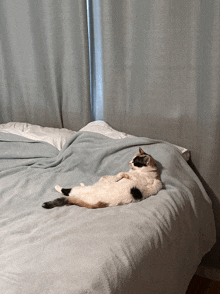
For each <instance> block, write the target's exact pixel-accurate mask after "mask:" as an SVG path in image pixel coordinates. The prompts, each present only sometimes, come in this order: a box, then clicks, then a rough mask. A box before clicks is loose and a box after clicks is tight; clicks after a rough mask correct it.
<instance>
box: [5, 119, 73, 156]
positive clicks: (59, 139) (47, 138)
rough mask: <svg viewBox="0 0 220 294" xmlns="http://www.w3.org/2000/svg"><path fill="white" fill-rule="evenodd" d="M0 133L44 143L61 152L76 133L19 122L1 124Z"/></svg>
mask: <svg viewBox="0 0 220 294" xmlns="http://www.w3.org/2000/svg"><path fill="white" fill-rule="evenodd" d="M0 131H1V132H4V133H11V134H15V135H19V136H23V137H26V138H28V139H32V140H36V141H44V142H47V143H49V144H51V145H53V146H54V147H56V148H57V149H58V150H61V149H62V147H63V145H64V144H65V143H66V141H67V140H69V139H70V138H71V137H72V136H73V135H74V134H75V133H76V132H75V131H71V130H68V129H64V128H62V129H58V128H48V127H41V126H38V125H32V124H28V123H20V122H9V123H7V124H1V125H0Z"/></svg>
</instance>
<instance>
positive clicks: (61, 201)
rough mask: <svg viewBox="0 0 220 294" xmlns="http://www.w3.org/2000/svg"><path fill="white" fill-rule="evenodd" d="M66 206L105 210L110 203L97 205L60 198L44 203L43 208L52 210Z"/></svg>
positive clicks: (72, 198)
mask: <svg viewBox="0 0 220 294" xmlns="http://www.w3.org/2000/svg"><path fill="white" fill-rule="evenodd" d="M64 205H67V206H68V205H78V206H80V207H86V208H90V209H95V208H105V207H108V206H109V205H108V203H105V202H101V201H99V202H97V203H96V204H89V203H87V202H85V201H83V200H80V199H77V198H74V197H68V198H66V197H60V198H57V199H55V200H53V201H48V202H44V203H43V205H42V207H43V208H46V209H51V208H54V207H58V206H64Z"/></svg>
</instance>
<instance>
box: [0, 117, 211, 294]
mask: <svg viewBox="0 0 220 294" xmlns="http://www.w3.org/2000/svg"><path fill="white" fill-rule="evenodd" d="M94 124H96V126H94ZM12 125H13V124H12ZM97 125H99V126H101V127H100V128H99V130H97ZM24 126H25V127H24ZM1 127H2V129H1V131H0V150H1V153H0V193H1V194H0V195H1V198H0V210H1V218H0V224H1V225H0V234H1V245H0V254H1V256H0V293H9V294H12V293H13V294H14V293H16V294H17V293H18V294H19V293H22V294H30V293H33V294H36V293H43V294H44V293H45V294H48V293H49V294H50V293H51V294H52V293H53V294H56V293H57V294H58V293H59V294H60V293H65V294H66V293H67V294H68V293H74V294H78V293H79V294H81V293H82V294H83V293H102V294H103V293H106V294H108V293H117V294H118V293H126V294H129V293H139V294H142V293H148V294H151V293H152V294H155V293H158V294H160V293H161V294H162V293H163V294H164V293H167V294H172V293H173V294H174V293H175V294H176V293H180V294H181V293H185V291H186V289H187V286H188V283H189V281H190V280H191V277H192V276H193V274H194V273H195V271H196V269H197V267H198V265H199V263H200V262H201V259H202V257H203V256H204V254H205V253H207V252H208V251H209V250H210V249H211V247H212V246H213V244H214V243H215V237H216V236H215V224H214V216H213V211H212V203H211V201H210V199H209V197H208V196H207V194H206V192H205V190H204V188H203V186H202V184H201V182H200V181H199V179H198V178H197V176H196V175H195V173H194V172H193V171H192V170H191V168H190V167H189V166H188V164H187V161H186V159H185V158H184V157H183V155H182V152H181V149H179V148H177V147H175V146H173V145H172V144H170V143H168V142H164V141H160V140H152V139H149V138H144V137H141V138H140V137H134V136H131V135H128V134H124V133H120V132H117V131H115V130H113V129H111V128H110V127H109V126H108V125H105V123H103V122H102V123H93V124H90V125H87V126H86V127H85V128H83V129H81V130H80V131H77V132H73V131H69V130H52V129H50V131H49V133H50V135H51V137H50V138H49V137H48V136H47V135H45V129H44V130H43V134H42V133H41V131H40V128H41V127H39V126H38V127H37V129H38V131H34V132H33V133H32V132H30V131H28V132H27V130H28V129H29V127H33V126H31V125H28V124H24V125H23V127H24V128H23V129H22V130H20V133H19V134H16V131H10V130H9V129H10V128H8V129H7V128H6V127H5V125H3V126H1ZM19 127H21V125H20V124H19ZM94 128H95V131H94ZM103 128H104V129H105V128H108V130H105V131H103ZM25 130H26V131H25ZM53 131H54V135H53V134H52V133H53ZM63 131H64V132H65V134H68V135H67V137H68V138H64V137H65V135H64V136H63V135H62V132H63ZM36 132H38V133H37V134H36ZM103 132H104V133H105V134H103ZM30 136H32V138H31V137H30ZM42 136H44V138H42ZM117 136H120V138H118V137H117ZM33 137H34V138H33ZM48 140H49V141H50V142H48ZM54 142H55V143H54ZM139 147H141V148H142V149H143V150H144V151H146V152H147V153H149V154H151V155H152V156H153V157H154V158H155V160H156V162H157V165H158V167H159V169H160V170H161V179H162V181H163V184H164V187H163V189H162V190H161V191H160V192H159V193H158V194H157V195H155V196H152V197H149V198H148V199H145V200H143V201H141V202H138V203H133V204H128V205H123V206H118V207H108V208H102V209H95V210H92V209H87V208H82V207H77V206H71V207H58V208H54V209H52V210H45V209H43V208H42V207H41V205H42V203H43V202H45V201H48V200H53V199H54V198H57V196H58V195H59V194H57V192H56V191H55V189H54V186H55V185H57V184H58V185H60V186H63V187H72V186H75V185H79V183H81V182H84V183H85V184H86V185H90V184H93V183H95V182H96V181H97V180H98V179H99V178H100V177H101V176H103V175H106V174H109V175H114V174H117V173H118V172H120V171H128V170H129V165H128V163H129V161H130V160H131V158H132V157H133V156H134V155H135V154H136V153H137V151H138V148H139Z"/></svg>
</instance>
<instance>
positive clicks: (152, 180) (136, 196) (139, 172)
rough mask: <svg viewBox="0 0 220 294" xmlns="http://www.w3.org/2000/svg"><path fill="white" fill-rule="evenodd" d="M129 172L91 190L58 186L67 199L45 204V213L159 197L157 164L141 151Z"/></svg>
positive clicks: (98, 183) (92, 187)
mask: <svg viewBox="0 0 220 294" xmlns="http://www.w3.org/2000/svg"><path fill="white" fill-rule="evenodd" d="M129 165H130V167H131V169H130V170H129V171H128V172H120V173H119V174H117V175H115V176H103V177H102V178H100V179H99V181H98V182H96V183H95V184H94V185H92V186H85V185H84V184H82V183H81V184H80V186H77V187H73V188H70V189H66V188H61V187H60V186H55V189H56V190H57V191H58V192H60V193H61V194H63V195H64V197H60V198H57V199H55V200H53V201H48V202H45V203H43V205H42V207H44V208H46V209H50V208H54V207H56V206H64V205H78V206H81V207H87V208H104V207H108V206H117V205H123V204H128V203H134V202H137V201H140V200H143V199H145V198H147V197H149V196H151V195H155V194H157V193H158V192H159V191H160V190H161V189H162V182H161V179H160V174H159V171H158V168H157V166H156V164H155V160H154V159H153V157H152V156H151V155H149V154H146V153H145V152H144V151H143V150H142V149H141V148H139V153H138V154H137V155H135V156H134V157H133V158H132V160H131V161H130V163H129Z"/></svg>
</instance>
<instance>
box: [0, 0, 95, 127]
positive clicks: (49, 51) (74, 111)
mask: <svg viewBox="0 0 220 294" xmlns="http://www.w3.org/2000/svg"><path fill="white" fill-rule="evenodd" d="M89 85H90V78H89V52H88V32H87V12H86V0H74V1H73V0H63V1H59V0H0V108H1V114H0V123H6V122H9V121H19V122H29V123H33V124H39V125H42V126H52V127H66V128H69V129H73V130H77V129H79V128H81V127H83V126H84V125H85V124H86V123H88V122H89V121H90V91H89Z"/></svg>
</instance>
